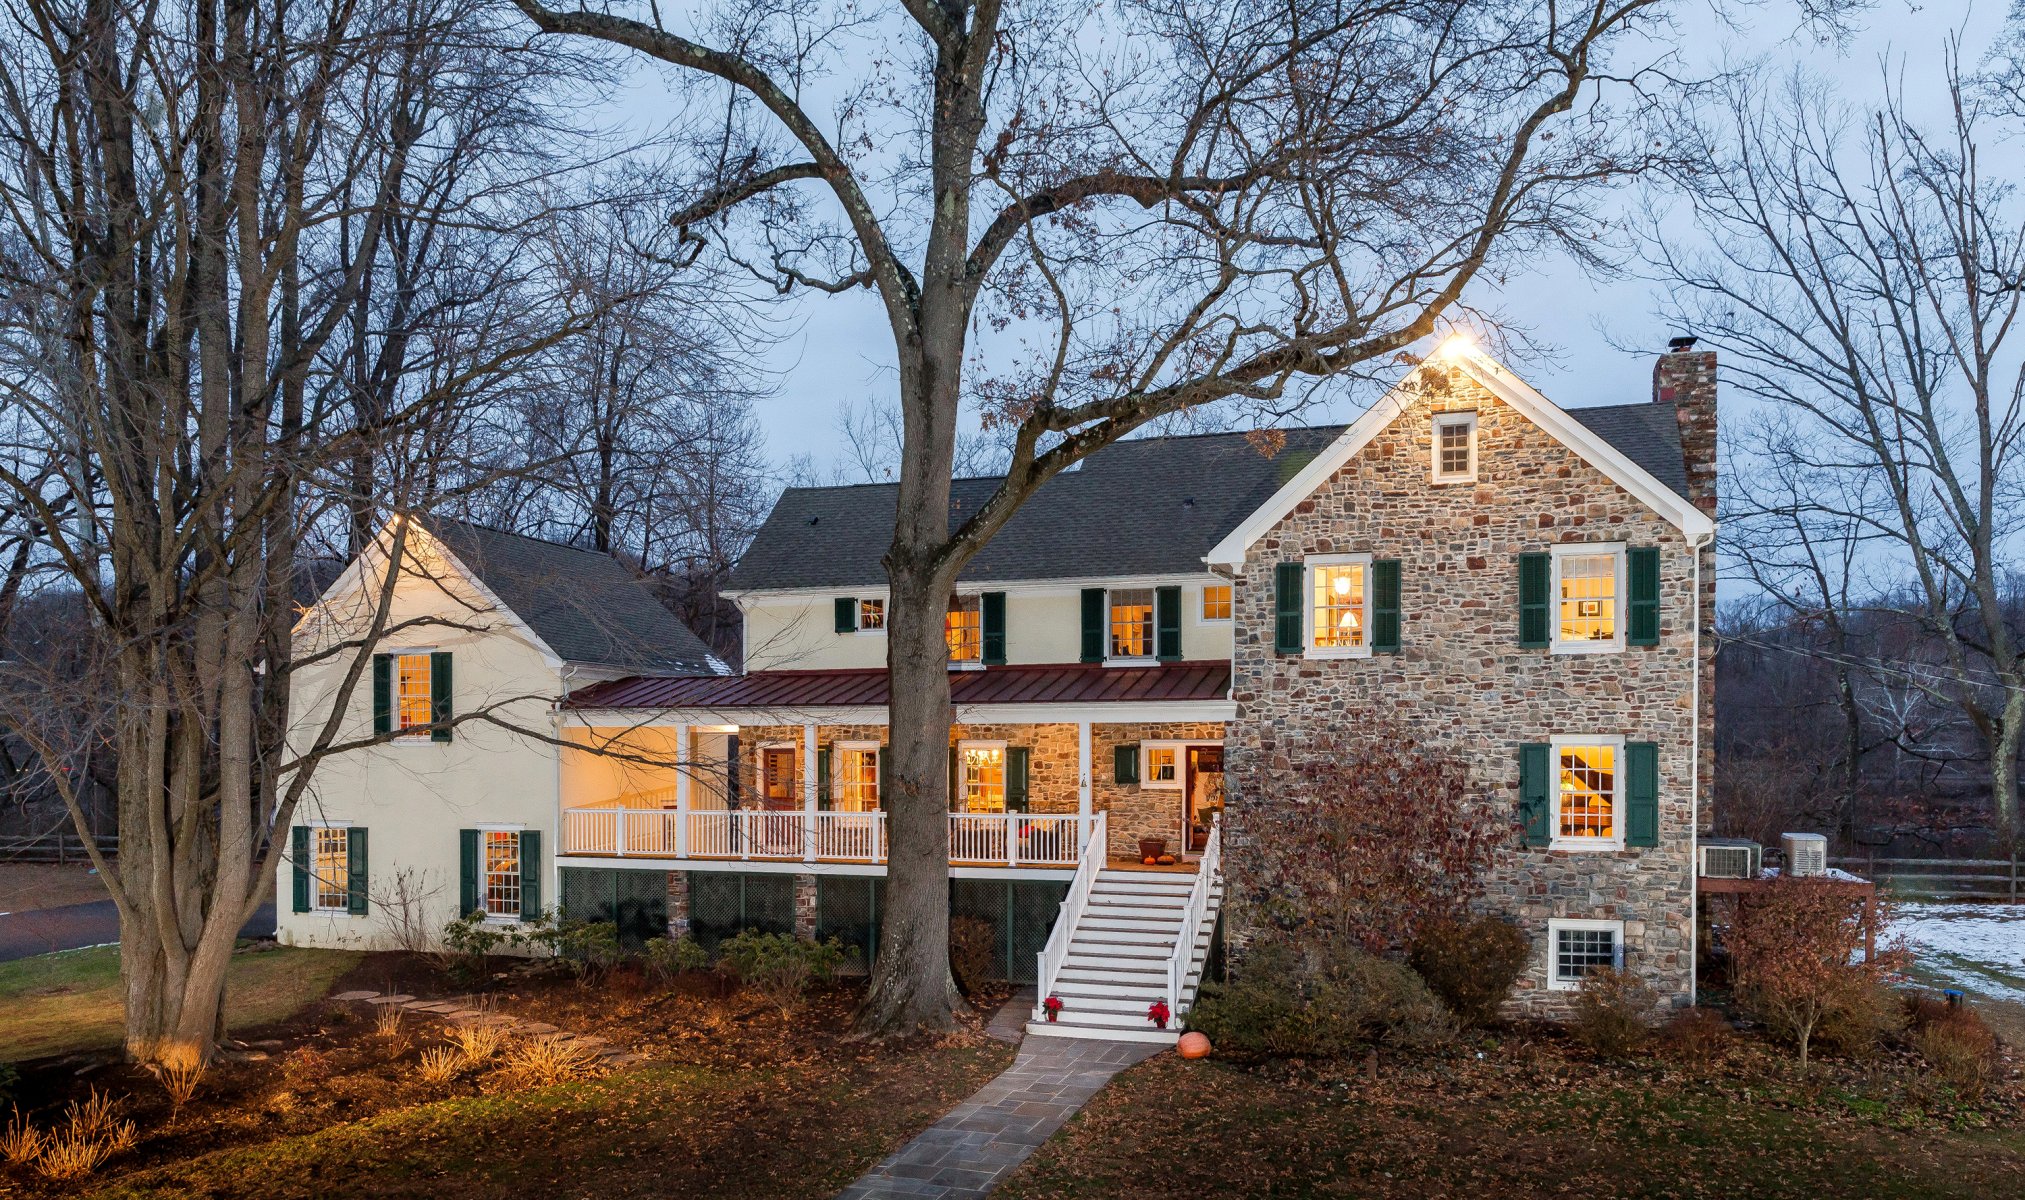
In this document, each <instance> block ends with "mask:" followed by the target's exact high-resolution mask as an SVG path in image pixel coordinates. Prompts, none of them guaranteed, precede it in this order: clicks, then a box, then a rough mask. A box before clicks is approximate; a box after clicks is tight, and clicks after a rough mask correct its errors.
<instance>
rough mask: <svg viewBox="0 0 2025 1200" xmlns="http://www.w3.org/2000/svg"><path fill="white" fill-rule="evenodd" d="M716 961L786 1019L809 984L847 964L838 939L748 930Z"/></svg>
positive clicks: (728, 944)
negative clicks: (820, 939)
mask: <svg viewBox="0 0 2025 1200" xmlns="http://www.w3.org/2000/svg"><path fill="white" fill-rule="evenodd" d="M717 961H718V962H719V963H720V964H721V965H723V966H724V967H726V968H728V969H729V970H730V971H731V972H732V973H733V974H735V975H736V976H738V979H739V982H740V983H742V984H744V985H745V986H747V987H749V988H751V989H753V990H754V991H756V992H758V993H759V994H760V995H762V996H764V997H765V998H766V999H767V1000H769V1001H771V1002H772V1003H773V1005H774V1006H775V1007H776V1008H778V1009H780V1011H781V1012H782V1014H783V1015H785V1014H788V1013H792V1012H793V1011H794V1010H795V1009H796V1008H797V1007H799V1006H800V1004H801V1002H802V995H803V993H805V992H807V991H808V989H809V984H810V983H812V982H814V981H816V980H818V979H828V978H829V977H830V973H831V972H832V971H835V970H836V969H837V966H838V964H840V963H842V962H843V961H844V948H843V946H842V945H840V944H839V943H838V942H837V940H836V939H835V938H831V939H830V940H829V941H827V942H817V941H811V940H809V939H807V938H798V937H795V936H793V935H792V934H786V933H760V932H759V931H757V930H753V929H748V930H746V931H745V932H744V933H741V934H739V935H738V936H737V937H732V938H726V939H725V940H724V943H723V944H722V945H720V946H719V947H718V948H717Z"/></svg>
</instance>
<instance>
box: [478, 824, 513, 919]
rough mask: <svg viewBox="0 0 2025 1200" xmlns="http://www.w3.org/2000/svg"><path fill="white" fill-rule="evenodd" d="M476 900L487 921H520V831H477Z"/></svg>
mask: <svg viewBox="0 0 2025 1200" xmlns="http://www.w3.org/2000/svg"><path fill="white" fill-rule="evenodd" d="M478 854H479V859H478V899H479V905H480V907H481V908H483V909H484V910H485V919H486V920H488V921H517V920H519V919H520V830H518V829H480V830H479V831H478Z"/></svg>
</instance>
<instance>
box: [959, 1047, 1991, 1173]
mask: <svg viewBox="0 0 2025 1200" xmlns="http://www.w3.org/2000/svg"><path fill="white" fill-rule="evenodd" d="M1568 1066H1573V1067H1575V1069H1573V1070H1569V1069H1567V1068H1566V1067H1564V1068H1562V1069H1560V1070H1551V1069H1549V1070H1543V1071H1530V1070H1528V1069H1525V1068H1518V1069H1513V1068H1512V1067H1511V1066H1509V1065H1500V1064H1493V1065H1491V1066H1489V1067H1488V1068H1486V1067H1483V1066H1481V1065H1479V1064H1476V1063H1473V1062H1467V1061H1465V1062H1459V1063H1454V1064H1450V1065H1449V1067H1448V1069H1446V1070H1442V1069H1432V1070H1424V1071H1409V1072H1400V1071H1381V1072H1380V1073H1379V1075H1378V1078H1377V1080H1376V1081H1373V1080H1371V1079H1367V1078H1366V1077H1364V1076H1363V1075H1362V1074H1361V1073H1360V1072H1357V1071H1355V1070H1351V1071H1348V1072H1345V1073H1342V1074H1337V1075H1334V1076H1325V1075H1322V1074H1318V1073H1311V1072H1305V1071H1301V1070H1293V1069H1287V1068H1265V1069H1247V1068H1244V1067H1240V1066H1236V1065H1232V1064H1229V1063H1225V1062H1221V1061H1217V1060H1209V1061H1205V1062H1199V1063H1185V1062H1182V1061H1181V1060H1179V1059H1176V1058H1173V1057H1162V1058H1157V1059H1154V1060H1151V1061H1149V1062H1147V1063H1145V1064H1143V1065H1141V1066H1139V1067H1136V1068H1134V1069H1133V1070H1131V1071H1129V1072H1127V1073H1125V1074H1123V1075H1121V1076H1119V1077H1118V1078H1117V1079H1116V1080H1115V1081H1114V1082H1113V1083H1112V1085H1111V1086H1110V1087H1109V1088H1107V1089H1106V1090H1105V1091H1104V1092H1102V1093H1100V1094H1099V1095H1098V1097H1097V1098H1096V1100H1095V1101H1094V1102H1093V1103H1092V1104H1091V1105H1090V1106H1089V1107H1088V1108H1087V1109H1085V1110H1084V1112H1083V1113H1082V1114H1081V1115H1079V1116H1078V1117H1077V1118H1076V1119H1075V1121H1074V1122H1072V1123H1071V1124H1070V1125H1069V1126H1068V1127H1067V1128H1065V1129H1064V1131H1063V1132H1062V1133H1061V1134H1059V1135H1057V1137H1056V1138H1055V1139H1054V1140H1053V1141H1052V1142H1050V1143H1049V1144H1048V1145H1047V1146H1045V1147H1043V1148H1042V1150H1041V1151H1040V1153H1039V1154H1037V1155H1036V1156H1035V1157H1034V1158H1033V1159H1031V1160H1029V1161H1028V1163H1027V1164H1026V1165H1025V1166H1024V1167H1023V1168H1022V1169H1021V1170H1020V1171H1019V1172H1017V1173H1016V1174H1015V1175H1014V1176H1013V1177H1012V1178H1011V1180H1010V1181H1009V1182H1008V1184H1007V1185H1006V1187H1005V1188H1004V1190H1003V1191H1002V1192H1000V1193H999V1196H1000V1197H1002V1198H1003V1200H1037V1198H1039V1197H1068V1198H1078V1197H1091V1198H1094V1197H1135V1196H1149V1197H1150V1196H1171V1195H1173V1194H1174V1188H1175V1185H1176V1181H1177V1180H1185V1181H1186V1182H1187V1189H1188V1191H1189V1193H1190V1194H1197V1195H1228V1196H1306V1195H1315V1194H1327V1195H1355V1196H1399V1197H1407V1196H1413V1197H1421V1196H1475V1197H1497V1196H1506V1195H1544V1194H1549V1193H1553V1194H1563V1193H1565V1194H1569V1195H1581V1196H1590V1197H1620V1196H1622V1197H1631V1196H1638V1197H1645V1196H1651V1197H1700V1196H1709V1197H1716V1196H1750V1197H1752V1198H1753V1200H1778V1198H1782V1197H1795V1198H1798V1197H1807V1198H1809V1200H1819V1198H1820V1197H1828V1196H1838V1197H1839V1196H1864V1197H1876V1198H1879V1200H1942V1198H1956V1197H1959V1198H1962V1200H1971V1198H1976V1200H1981V1198H1986V1197H1992V1196H2017V1195H2025V1128H2021V1127H2020V1126H2018V1125H2017V1124H2015V1123H2010V1122H1991V1121H1989V1120H1987V1119H1984V1118H1980V1117H1976V1118H1970V1119H1964V1120H1959V1121H1957V1120H1949V1119H1945V1118H1943V1119H1936V1118H1934V1117H1933V1116H1931V1115H1923V1116H1913V1115H1911V1114H1910V1113H1909V1112H1908V1111H1907V1110H1906V1109H1905V1108H1902V1107H1901V1106H1898V1105H1896V1104H1892V1103H1880V1102H1878V1101H1876V1100H1875V1099H1873V1098H1869V1097H1865V1096H1860V1095H1854V1094H1842V1093H1838V1092H1837V1091H1836V1090H1835V1089H1834V1088H1832V1087H1830V1088H1825V1089H1824V1088H1818V1087H1816V1086H1813V1085H1811V1084H1807V1083H1803V1082H1801V1081H1797V1080H1787V1081H1784V1082H1779V1081H1777V1080H1776V1079H1774V1080H1770V1081H1768V1080H1767V1079H1765V1078H1763V1077H1760V1078H1759V1079H1756V1080H1752V1081H1743V1080H1740V1079H1737V1078H1725V1077H1722V1076H1719V1075H1714V1074H1710V1075H1706V1076H1699V1077H1697V1076H1693V1075H1690V1074H1686V1073H1683V1072H1680V1071H1677V1070H1676V1071H1671V1072H1668V1071H1654V1072H1651V1073H1650V1074H1646V1073H1643V1072H1633V1071H1630V1070H1628V1069H1612V1068H1602V1069H1596V1068H1592V1069H1590V1070H1589V1071H1584V1070H1583V1069H1582V1068H1581V1067H1580V1066H1579V1065H1576V1064H1568ZM1656 1074H1666V1075H1668V1076H1669V1078H1666V1079H1654V1078H1652V1075H1656Z"/></svg>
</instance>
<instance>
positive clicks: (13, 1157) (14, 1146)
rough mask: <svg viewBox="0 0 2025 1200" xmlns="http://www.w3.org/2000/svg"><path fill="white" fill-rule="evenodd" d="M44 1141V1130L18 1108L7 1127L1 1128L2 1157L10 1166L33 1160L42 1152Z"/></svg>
mask: <svg viewBox="0 0 2025 1200" xmlns="http://www.w3.org/2000/svg"><path fill="white" fill-rule="evenodd" d="M42 1141H43V1133H42V1131H41V1130H40V1129H37V1128H36V1127H35V1125H34V1123H33V1122H31V1121H30V1120H29V1119H28V1118H27V1117H24V1116H22V1115H21V1110H20V1109H18V1108H17V1109H15V1110H14V1117H13V1119H12V1120H10V1121H8V1122H7V1128H6V1129H4V1130H0V1158H4V1159H6V1160H7V1165H8V1166H10V1167H18V1166H22V1165H24V1164H26V1163H29V1162H32V1161H34V1159H35V1158H36V1156H37V1155H39V1154H41V1153H42Z"/></svg>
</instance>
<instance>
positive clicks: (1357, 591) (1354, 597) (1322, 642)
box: [1306, 554, 1371, 658]
mask: <svg viewBox="0 0 2025 1200" xmlns="http://www.w3.org/2000/svg"><path fill="white" fill-rule="evenodd" d="M1306 566H1307V576H1308V585H1307V596H1308V612H1307V620H1308V649H1307V656H1308V657H1309V658H1352V657H1362V656H1364V655H1368V654H1370V653H1371V556H1370V555H1369V554H1323V555H1315V556H1311V557H1310V558H1308V559H1307V560H1306Z"/></svg>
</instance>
